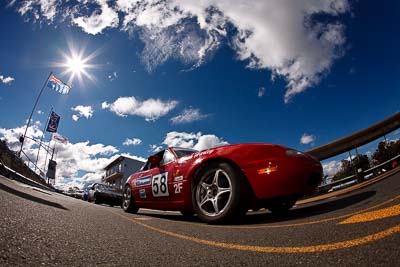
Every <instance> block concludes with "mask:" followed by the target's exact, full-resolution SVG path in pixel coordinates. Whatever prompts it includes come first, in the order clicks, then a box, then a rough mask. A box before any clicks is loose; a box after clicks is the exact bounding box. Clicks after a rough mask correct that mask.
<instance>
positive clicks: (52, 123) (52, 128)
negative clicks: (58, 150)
mask: <svg viewBox="0 0 400 267" xmlns="http://www.w3.org/2000/svg"><path fill="white" fill-rule="evenodd" d="M59 123H60V116H59V115H58V114H57V113H55V112H54V111H52V112H51V115H50V119H49V124H47V129H46V131H47V132H50V133H55V132H57V128H58V124H59Z"/></svg>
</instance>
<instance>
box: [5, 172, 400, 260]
mask: <svg viewBox="0 0 400 267" xmlns="http://www.w3.org/2000/svg"><path fill="white" fill-rule="evenodd" d="M0 185H1V187H0V203H1V204H0V205H1V206H0V207H1V209H0V210H1V214H2V215H3V214H4V215H3V216H2V218H1V219H0V221H1V224H0V225H1V228H0V233H1V239H0V241H1V242H0V244H1V247H2V250H1V252H2V255H1V258H0V263H1V262H3V263H4V264H5V265H19V264H21V265H23V264H25V263H27V262H33V263H38V264H39V263H40V264H42V263H44V265H46V264H50V265H54V263H60V264H61V263H63V264H62V265H75V266H77V265H78V266H79V265H105V266H113V265H118V266H133V265H135V264H141V265H144V266H149V265H172V266H177V265H191V266H200V265H205V264H207V265H218V266H219V265H230V266H232V265H235V266H238V265H245V266H248V265H252V266H260V265H263V266H265V265H295V264H296V265H297V264H300V265H311V264H323V265H330V264H335V265H336V264H341V265H375V264H378V265H386V266H394V265H398V264H399V259H398V246H399V244H400V235H399V231H400V216H399V214H400V195H399V192H400V173H399V172H397V173H391V174H390V175H387V176H386V177H384V179H383V178H382V180H380V181H378V182H375V183H368V184H366V185H365V186H364V187H360V188H357V189H356V190H348V191H345V192H344V193H343V192H336V193H335V194H331V195H325V196H324V197H322V196H321V197H319V198H316V199H311V200H306V201H299V202H298V203H297V204H296V206H295V207H294V209H293V210H291V212H290V213H288V214H287V215H285V216H280V217H276V216H274V215H272V214H271V213H269V212H268V211H266V210H261V211H257V212H249V213H248V214H247V216H245V218H244V219H243V220H242V221H241V222H240V223H239V224H235V225H208V224H205V223H203V222H201V221H199V220H198V219H197V218H196V217H193V218H191V219H185V218H184V217H183V216H181V215H180V214H179V213H175V212H160V211H154V210H144V209H142V210H139V213H138V214H128V213H124V212H123V211H122V210H121V209H120V208H116V207H114V208H111V207H108V206H106V205H94V204H92V203H86V202H83V201H80V200H76V199H71V198H67V197H65V196H61V195H58V194H55V193H52V194H51V195H49V194H44V193H42V192H38V191H36V190H32V189H30V188H27V187H23V186H21V185H19V184H16V183H15V182H12V181H9V180H4V179H0ZM49 214H52V216H49ZM53 215H55V216H53ZM28 221H29V224H28V225H29V227H28V229H24V228H23V227H24V225H25V228H26V224H24V222H25V223H26V222H28ZM7 222H8V223H7ZM10 222H13V223H11V224H10ZM44 225H45V226H48V225H51V227H50V229H51V231H48V228H43V227H44ZM16 229H23V230H22V231H21V230H20V231H16ZM45 229H47V230H45ZM66 231H67V232H66ZM10 232H11V233H12V234H10ZM32 232H33V233H35V235H34V237H36V239H35V238H32ZM61 233H65V234H61ZM77 236H79V238H81V239H82V240H84V242H83V244H82V243H81V242H77V241H76V237H77ZM3 237H5V238H3ZM74 238H75V239H74ZM37 240H46V242H45V245H43V243H41V242H39V243H38V242H37ZM35 241H36V242H35ZM65 243H68V244H70V245H69V246H65V245H63V244H65ZM71 245H72V246H71ZM3 248H5V249H3ZM18 248H20V250H18ZM77 248H79V253H77ZM18 251H19V253H21V251H23V252H25V254H24V258H22V257H19V254H18ZM42 251H47V254H46V253H45V254H41V253H42ZM48 254H50V255H53V259H52V260H49V259H51V257H49V256H48ZM41 255H42V256H41ZM43 255H47V256H43ZM71 257H72V258H75V261H71ZM88 259H91V261H88ZM83 263H85V264H83Z"/></svg>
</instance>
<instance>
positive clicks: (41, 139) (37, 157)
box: [35, 107, 53, 171]
mask: <svg viewBox="0 0 400 267" xmlns="http://www.w3.org/2000/svg"><path fill="white" fill-rule="evenodd" d="M52 112H53V107H51V110H50V113H49V117H47V121H46V124H45V125H44V128H43V132H42V136H41V137H40V142H39V148H38V152H37V156H36V163H35V165H36V166H37V163H38V160H39V153H40V148H41V147H42V141H43V137H44V135H45V134H46V128H47V125H48V124H49V121H50V117H51V113H52ZM47 153H48V152H47ZM36 166H35V171H36V168H37V167H36Z"/></svg>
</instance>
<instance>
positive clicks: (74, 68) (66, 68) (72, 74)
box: [53, 41, 100, 85]
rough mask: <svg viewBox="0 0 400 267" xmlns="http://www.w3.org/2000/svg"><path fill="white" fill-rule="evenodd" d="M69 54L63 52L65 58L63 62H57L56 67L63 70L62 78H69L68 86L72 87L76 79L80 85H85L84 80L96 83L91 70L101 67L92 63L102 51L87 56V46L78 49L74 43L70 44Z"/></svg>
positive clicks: (70, 42)
mask: <svg viewBox="0 0 400 267" xmlns="http://www.w3.org/2000/svg"><path fill="white" fill-rule="evenodd" d="M68 48H69V51H68V53H65V52H63V51H61V52H60V53H61V55H62V57H63V61H62V62H55V64H53V65H54V66H55V67H58V68H63V71H62V72H61V76H68V75H69V76H68V84H70V85H72V82H73V81H74V80H75V79H78V81H79V84H81V85H83V83H84V80H90V81H92V82H95V80H96V79H95V77H94V76H93V74H91V73H90V70H92V69H96V68H99V67H100V65H96V64H93V63H91V60H93V59H94V58H95V57H97V56H98V55H99V53H100V50H96V51H94V52H92V53H90V54H89V55H85V48H86V46H83V47H81V48H80V49H76V48H75V46H74V44H73V42H72V41H69V42H68Z"/></svg>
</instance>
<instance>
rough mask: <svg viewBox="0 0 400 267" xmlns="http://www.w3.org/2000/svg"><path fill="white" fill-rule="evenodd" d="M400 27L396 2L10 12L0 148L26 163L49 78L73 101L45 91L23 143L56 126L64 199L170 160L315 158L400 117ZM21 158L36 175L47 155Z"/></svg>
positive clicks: (98, 4) (67, 5)
mask: <svg viewBox="0 0 400 267" xmlns="http://www.w3.org/2000/svg"><path fill="white" fill-rule="evenodd" d="M399 17H400V3H399V2H398V1H395V0H389V1H385V3H384V4H382V3H377V2H376V1H350V0H324V1H322V0H321V1H318V0H268V1H267V0H266V1H255V0H218V1H216V0H203V1H190V0H168V1H159V0H157V1H154V0H142V1H137V0H131V1H130V0H117V1H106V0H75V1H72V0H71V1H59V0H26V1H19V0H10V1H8V0H6V1H2V2H1V3H0V32H1V36H2V37H1V42H0V114H1V117H0V138H1V139H3V140H6V142H7V144H8V145H9V147H10V148H11V149H13V150H15V151H17V150H18V149H19V145H20V144H19V143H18V137H19V136H20V135H21V134H23V132H24V130H25V125H26V122H27V119H28V118H29V115H30V113H31V111H32V108H33V105H34V103H35V100H36V98H37V96H38V94H39V92H40V91H41V89H42V87H43V85H44V84H45V83H46V81H47V78H48V76H49V74H50V73H51V72H52V73H53V74H54V75H55V76H56V77H57V78H59V79H61V80H62V81H63V82H65V83H66V84H69V85H71V86H72V88H71V90H70V91H69V93H68V94H65V95H64V94H60V93H59V92H56V91H54V90H51V89H49V88H47V87H45V89H44V90H43V93H42V95H41V97H40V99H39V102H38V105H37V107H36V109H35V111H34V114H33V117H32V122H31V125H30V127H29V129H28V132H27V133H28V134H27V136H28V137H31V138H35V139H40V138H41V136H42V135H43V132H44V130H45V126H46V123H47V118H48V115H49V113H50V111H51V109H53V110H54V111H55V112H56V113H57V114H58V115H60V117H61V119H60V124H59V127H58V133H59V134H61V135H62V136H65V137H67V138H68V143H67V144H62V143H56V149H55V151H56V154H55V159H56V160H57V162H58V165H57V177H56V184H57V185H66V186H70V185H78V186H82V185H84V184H87V183H90V182H94V181H98V180H99V179H100V178H101V176H102V175H104V171H103V168H104V167H105V166H106V165H107V164H108V163H110V162H111V160H113V159H115V158H116V157H118V155H121V154H122V155H127V156H130V157H133V158H136V159H139V160H145V159H146V158H147V156H148V155H150V154H151V153H154V151H157V150H158V149H162V148H164V147H166V146H183V147H190V148H195V149H198V150H201V149H206V148H209V147H214V146H219V145H224V144H238V143H254V142H257V143H258V142H261V143H273V144H281V145H284V146H288V147H291V148H295V149H298V150H301V151H306V150H309V149H311V148H313V147H317V146H320V145H323V144H326V143H328V142H331V141H333V140H335V139H338V138H341V137H343V136H345V135H348V134H351V133H353V132H355V131H358V130H361V129H364V128H366V127H368V126H370V125H371V124H374V123H377V122H379V121H381V120H383V119H385V118H387V117H389V116H391V115H393V114H394V113H396V112H399V110H400V109H399V103H400V101H399V99H400V90H399V85H400V75H399V71H400V64H399V59H400V51H399V49H398V47H400V34H399V33H400V32H399V31H400V30H399V28H398V26H397V25H398V18H399ZM399 137H400V133H399V131H395V132H393V133H391V134H390V135H389V138H392V139H396V138H399ZM43 140H44V142H45V144H48V142H50V140H51V135H50V134H49V133H45V135H44V139H43ZM54 144H55V142H51V144H50V145H51V146H52V147H53V146H54ZM375 148H376V142H375V143H371V144H368V145H366V146H363V147H362V148H360V152H361V153H369V154H371V153H373V151H374V150H375ZM24 152H25V153H26V154H27V155H28V156H29V157H30V158H32V159H33V160H34V161H35V159H36V156H37V152H38V146H37V145H36V144H35V143H34V142H33V141H31V140H29V139H27V141H26V142H25V145H24ZM346 156H347V155H346V154H344V155H340V156H338V157H336V158H332V159H329V160H327V161H325V162H323V164H324V169H325V171H326V174H332V173H334V171H335V170H337V169H338V168H339V167H340V159H341V158H340V157H342V158H343V157H346ZM45 159H46V153H45V152H44V151H43V150H42V152H41V153H40V154H39V159H38V165H39V166H44V162H45Z"/></svg>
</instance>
